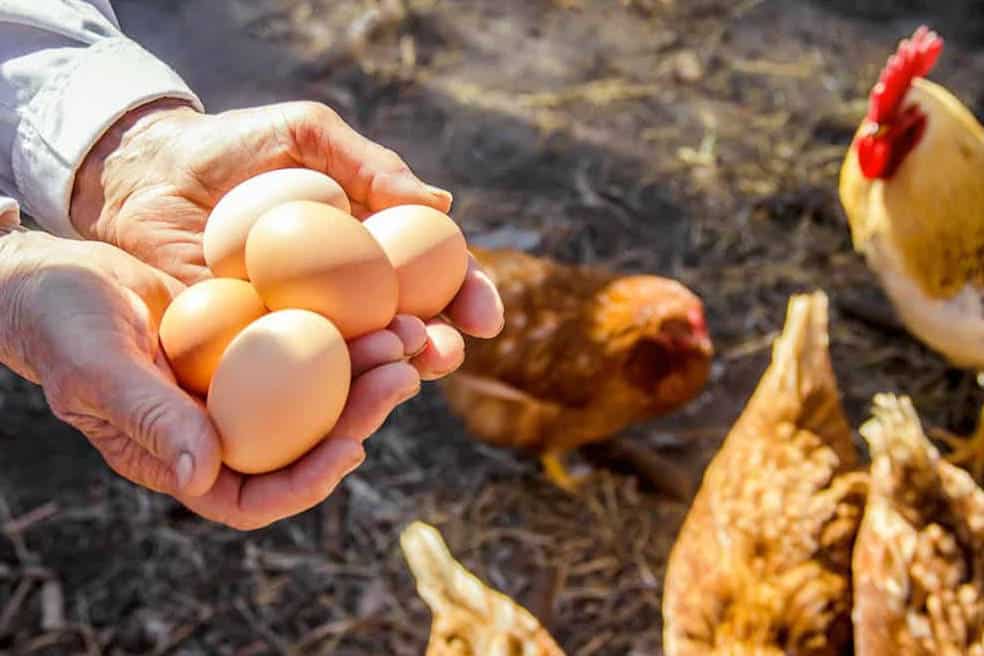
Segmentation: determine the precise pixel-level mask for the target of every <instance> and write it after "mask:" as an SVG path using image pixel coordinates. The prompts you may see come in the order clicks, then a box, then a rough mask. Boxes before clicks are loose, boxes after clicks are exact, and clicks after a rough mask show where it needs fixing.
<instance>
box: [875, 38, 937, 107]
mask: <svg viewBox="0 0 984 656" xmlns="http://www.w3.org/2000/svg"><path fill="white" fill-rule="evenodd" d="M942 51H943V39H942V38H940V36H939V35H938V34H937V33H936V32H933V31H931V30H930V29H929V28H928V27H926V26H925V25H923V26H921V27H920V28H919V29H918V30H916V32H915V34H913V35H912V37H911V38H908V39H903V40H902V42H901V43H899V49H898V52H896V53H895V54H894V55H892V56H891V57H889V58H888V63H887V64H886V65H885V68H884V69H882V73H881V77H880V78H879V79H878V84H876V85H875V88H874V89H872V90H871V97H870V99H869V105H868V118H869V119H870V120H872V121H874V122H875V123H885V122H886V121H888V120H889V119H891V118H892V117H894V116H895V114H896V113H897V112H898V111H899V109H900V107H899V105H900V104H901V102H902V98H904V97H905V94H906V92H908V91H909V86H910V85H911V84H912V80H913V79H914V78H917V77H924V76H925V75H927V74H928V73H929V72H930V71H931V70H933V66H935V65H936V60H937V59H938V58H939V56H940V53H941V52H942Z"/></svg>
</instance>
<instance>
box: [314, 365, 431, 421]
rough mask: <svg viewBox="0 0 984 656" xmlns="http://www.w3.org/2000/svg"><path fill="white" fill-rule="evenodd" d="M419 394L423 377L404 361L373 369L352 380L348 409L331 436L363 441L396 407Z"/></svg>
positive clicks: (346, 404) (346, 406)
mask: <svg viewBox="0 0 984 656" xmlns="http://www.w3.org/2000/svg"><path fill="white" fill-rule="evenodd" d="M419 391H420V376H419V374H418V373H417V370H416V369H414V368H413V367H412V366H410V365H409V364H407V363H405V362H393V363H390V364H384V365H383V366H381V367H376V368H375V369H371V370H369V371H367V372H366V373H364V374H362V375H361V376H359V377H358V378H356V379H355V380H353V381H352V389H351V390H350V391H349V396H348V401H346V403H345V409H344V410H343V411H342V415H341V417H339V418H338V421H337V422H336V423H335V427H334V428H333V429H332V431H331V434H332V435H333V436H334V435H338V436H344V437H350V438H352V439H356V440H364V439H366V438H368V437H369V436H370V435H372V434H373V433H375V432H376V431H377V430H378V429H379V427H380V426H382V425H383V422H384V421H386V417H388V416H389V414H390V413H391V412H393V410H394V408H396V406H398V405H400V404H401V403H403V402H404V401H407V400H409V399H411V398H413V397H414V396H415V395H416V394H417V393H418V392H419Z"/></svg>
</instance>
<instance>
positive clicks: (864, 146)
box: [858, 136, 891, 180]
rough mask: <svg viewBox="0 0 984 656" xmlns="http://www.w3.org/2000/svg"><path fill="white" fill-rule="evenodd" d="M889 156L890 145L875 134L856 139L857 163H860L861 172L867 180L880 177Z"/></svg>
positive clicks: (886, 166) (885, 167)
mask: <svg viewBox="0 0 984 656" xmlns="http://www.w3.org/2000/svg"><path fill="white" fill-rule="evenodd" d="M890 158H891V146H890V145H889V143H888V141H886V140H884V139H879V138H876V137H875V136H868V137H862V138H861V139H860V140H859V141H858V163H859V164H860V165H861V173H863V174H864V177H866V178H868V179H869V180H875V179H877V178H880V177H882V174H883V173H885V169H887V168H888V161H889V159H890Z"/></svg>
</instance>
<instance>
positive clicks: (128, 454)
mask: <svg viewBox="0 0 984 656" xmlns="http://www.w3.org/2000/svg"><path fill="white" fill-rule="evenodd" d="M183 288H184V285H183V284H181V283H180V282H178V281H177V280H175V279H174V278H172V277H170V276H168V275H167V274H164V273H162V272H160V271H158V270H156V269H154V268H152V267H150V266H148V265H146V264H143V263H142V262H140V261H138V260H137V259H136V258H134V257H133V256H131V255H129V254H127V253H125V252H123V251H121V250H119V249H117V248H115V247H113V246H110V245H108V244H103V243H98V242H85V241H76V240H66V239H58V238H55V237H52V236H50V235H47V234H44V233H40V232H13V233H10V234H7V235H5V236H2V237H0V362H3V363H4V364H6V365H7V366H8V367H10V368H11V369H13V370H14V371H15V372H17V373H18V374H20V375H22V376H24V377H25V378H27V379H28V380H31V381H32V382H34V383H37V384H39V385H41V386H42V388H43V390H44V393H45V396H46V397H47V400H48V403H49V405H50V407H51V409H52V411H53V412H54V414H55V415H56V416H57V417H58V418H59V419H61V420H63V421H65V422H67V423H69V424H71V425H72V426H74V427H75V428H77V429H78V430H79V431H81V432H82V433H83V434H85V436H86V437H87V438H88V439H89V441H90V442H91V443H92V445H93V446H94V447H95V448H96V449H98V450H99V452H100V453H101V454H102V456H103V458H104V459H105V461H106V462H107V464H108V465H109V466H110V467H111V468H112V469H113V470H114V471H116V472H117V473H119V474H120V475H122V476H124V477H125V478H127V479H129V480H130V481H133V482H134V483H137V484H140V485H143V486H145V487H147V488H150V489H152V490H156V491H159V492H163V493H166V494H170V495H172V496H174V497H175V498H177V499H178V500H179V501H181V502H182V503H184V504H185V505H186V506H187V507H188V508H190V509H191V510H193V511H195V512H197V513H198V514H200V515H202V516H204V517H206V518H209V519H212V520H214V521H218V522H221V523H224V524H227V525H230V526H233V527H236V528H240V529H252V528H258V527H261V526H264V525H267V524H269V523H271V522H273V521H276V520H278V519H281V518H284V517H287V516H290V515H293V514H296V513H299V512H301V511H303V510H306V509H308V508H310V507H312V506H313V505H315V504H317V503H319V502H320V501H322V500H323V499H324V498H325V497H327V496H328V495H329V494H331V492H332V490H333V489H334V487H335V485H337V483H338V482H339V481H340V480H341V479H342V478H343V477H344V476H345V475H346V474H348V473H349V472H350V471H351V470H352V469H354V468H355V467H357V466H358V465H359V463H361V462H362V460H363V458H364V452H363V449H362V441H363V440H365V439H366V438H367V437H368V436H369V435H370V434H371V433H373V432H374V431H375V430H376V429H377V428H378V427H379V426H380V425H381V424H382V422H383V421H384V420H385V418H386V416H387V415H388V414H389V413H390V412H391V411H392V410H393V408H394V407H395V406H396V405H398V404H399V403H401V402H403V401H404V400H406V399H407V398H409V397H411V396H413V395H414V394H416V392H417V391H418V389H419V385H420V379H419V375H418V373H417V371H416V370H415V369H414V368H413V367H412V366H410V365H409V364H407V363H406V362H404V359H405V357H406V355H407V354H409V353H413V352H415V351H417V350H419V349H420V348H422V347H423V346H424V344H425V341H426V335H425V334H424V332H423V330H422V328H420V329H418V328H419V327H418V326H416V325H415V324H413V322H408V321H406V320H405V318H403V317H398V318H397V319H396V320H395V321H394V323H393V324H392V325H391V326H390V329H389V330H384V331H379V332H376V333H372V334H370V335H367V336H365V337H362V338H359V339H357V340H354V341H352V342H350V344H349V350H350V353H351V357H352V375H353V381H352V387H351V391H350V394H349V399H348V402H347V405H346V407H345V409H344V411H343V413H342V415H341V417H340V418H339V421H338V423H337V424H336V426H335V428H334V429H333V430H332V432H331V434H330V435H328V436H327V438H326V439H325V440H323V441H322V442H321V443H319V444H318V445H317V446H316V447H314V449H312V450H311V451H310V452H309V453H308V454H306V455H305V456H304V457H302V458H301V459H300V460H298V461H297V462H295V463H294V464H292V465H290V466H288V467H286V468H284V469H282V470H279V471H277V472H273V473H270V474H265V475H259V476H243V475H240V474H238V473H236V472H233V471H231V470H229V469H228V468H226V467H224V466H222V464H221V446H220V441H219V437H218V435H217V434H216V432H215V428H214V426H213V424H212V422H211V421H210V419H209V417H208V414H207V412H206V409H205V407H204V405H203V404H202V403H201V401H199V400H197V399H195V398H193V397H191V396H190V395H188V394H187V393H186V392H185V391H184V390H182V389H181V388H180V387H178V385H177V384H176V383H175V381H174V376H173V374H172V372H171V370H170V368H169V367H168V365H167V361H166V359H165V358H164V356H163V354H162V352H161V350H160V349H159V341H158V335H157V326H158V325H159V322H160V318H161V316H162V315H163V313H164V310H165V308H166V307H167V305H168V304H169V303H170V301H171V299H172V298H173V296H174V295H176V294H177V293H179V292H180V291H181V290H182V289H183Z"/></svg>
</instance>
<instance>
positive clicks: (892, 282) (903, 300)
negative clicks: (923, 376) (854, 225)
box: [865, 235, 984, 371]
mask: <svg viewBox="0 0 984 656" xmlns="http://www.w3.org/2000/svg"><path fill="white" fill-rule="evenodd" d="M865 255H866V257H867V260H868V264H869V266H870V267H871V268H872V269H873V270H874V271H876V272H877V274H878V276H879V278H880V279H881V283H882V286H883V287H884V289H885V292H886V293H887V294H888V297H889V298H890V299H891V301H892V304H893V305H894V306H895V311H896V312H897V313H898V315H899V318H900V319H901V320H902V323H904V324H905V326H906V328H908V330H909V331H910V332H911V333H912V334H913V335H914V336H915V337H917V338H918V339H920V340H922V341H923V342H924V343H925V344H926V345H927V346H929V347H930V348H932V349H934V350H935V351H937V352H939V353H940V354H942V355H943V356H945V357H946V358H947V359H949V360H950V361H951V362H952V363H953V364H954V365H956V366H958V367H961V368H966V369H973V370H977V371H980V370H984V299H982V292H981V290H980V289H978V288H977V287H975V286H973V285H971V284H969V283H968V284H967V285H965V286H964V287H963V288H962V289H961V290H960V292H959V293H957V294H955V295H953V296H951V297H949V298H945V299H941V298H933V297H931V296H928V295H927V294H926V293H924V292H923V290H922V289H921V288H920V287H919V285H918V284H917V283H916V282H915V281H914V280H913V279H912V278H910V277H909V276H908V275H907V274H906V273H905V271H904V269H903V266H902V257H901V254H900V253H899V252H898V250H897V249H896V248H895V245H894V244H893V243H892V242H891V240H889V239H885V238H883V237H882V236H880V235H872V237H871V238H870V240H869V243H868V244H866V245H865Z"/></svg>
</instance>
